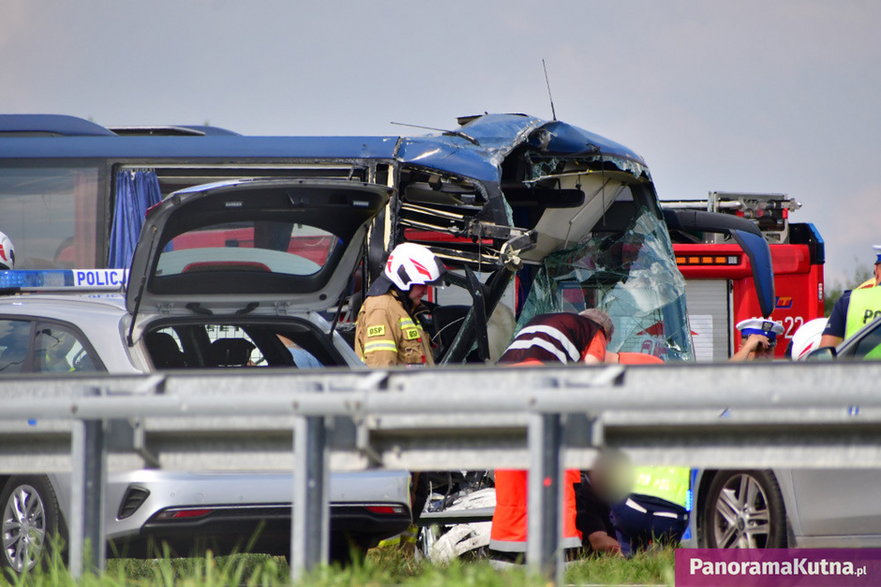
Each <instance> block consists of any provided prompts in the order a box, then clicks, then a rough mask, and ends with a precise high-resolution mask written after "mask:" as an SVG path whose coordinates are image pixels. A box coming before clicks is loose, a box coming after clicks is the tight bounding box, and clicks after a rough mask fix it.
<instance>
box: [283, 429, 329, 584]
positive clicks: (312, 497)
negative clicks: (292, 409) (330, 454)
mask: <svg viewBox="0 0 881 587" xmlns="http://www.w3.org/2000/svg"><path fill="white" fill-rule="evenodd" d="M328 485H329V484H328V458H327V431H326V429H325V424H324V417H323V416H297V418H296V422H295V424H294V503H293V507H292V508H291V517H292V520H291V579H292V580H294V581H296V580H299V579H301V578H302V577H303V575H304V574H305V573H307V572H309V571H311V570H312V569H314V568H315V567H317V566H318V565H320V564H326V563H327V558H328V549H329V541H330V512H329V508H330V504H329V500H328Z"/></svg>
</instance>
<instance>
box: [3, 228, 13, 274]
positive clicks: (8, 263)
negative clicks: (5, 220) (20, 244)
mask: <svg viewBox="0 0 881 587" xmlns="http://www.w3.org/2000/svg"><path fill="white" fill-rule="evenodd" d="M9 269H15V247H14V246H12V240H11V239H10V238H9V237H8V236H6V234H4V233H2V232H0V271H2V270H9Z"/></svg>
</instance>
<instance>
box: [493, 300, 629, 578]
mask: <svg viewBox="0 0 881 587" xmlns="http://www.w3.org/2000/svg"><path fill="white" fill-rule="evenodd" d="M613 330H614V328H613V325H612V320H611V319H610V318H609V316H608V315H607V314H606V313H605V312H602V311H600V310H596V309H590V310H585V311H583V312H581V313H580V314H572V313H566V312H562V313H556V314H541V315H539V316H536V317H535V318H533V319H532V320H530V321H529V322H528V323H527V324H526V326H525V327H524V328H522V329H521V330H519V331H518V332H517V334H516V335H515V337H514V340H513V341H512V342H511V344H509V345H508V348H507V350H506V351H505V353H504V354H503V355H502V357H501V358H500V359H499V363H508V364H513V365H530V364H543V363H579V362H582V363H589V364H599V363H602V362H603V361H604V360H605V354H606V345H607V344H608V341H609V340H611V338H612V333H613ZM527 475H528V471H525V470H519V469H518V470H515V469H496V471H495V485H496V508H495V511H494V512H493V519H492V530H491V535H490V551H491V555H492V557H493V558H494V559H496V560H501V561H505V562H523V560H524V558H525V554H526V538H527V524H528V523H527V518H526V514H527V503H528V498H527V479H528V478H527ZM579 483H581V473H580V472H579V471H578V470H575V469H570V470H567V471H566V472H565V474H564V485H563V508H564V513H563V541H562V543H561V546H562V547H563V548H564V549H565V550H566V554H567V556H568V557H571V555H572V554H574V553H575V552H577V549H580V548H581V541H582V536H581V532H579V531H578V529H577V528H576V504H575V488H574V486H575V484H579ZM612 542H615V541H614V540H613V541H612ZM615 545H617V542H615Z"/></svg>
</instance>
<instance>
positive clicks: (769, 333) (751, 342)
mask: <svg viewBox="0 0 881 587" xmlns="http://www.w3.org/2000/svg"><path fill="white" fill-rule="evenodd" d="M737 330H739V331H740V348H739V349H737V352H736V353H734V354H733V355H732V356H731V358H730V359H729V360H730V361H735V362H739V361H762V360H765V361H770V360H772V359H773V358H774V347H776V346H777V337H778V336H780V335H781V334H783V324H781V323H780V322H779V321H777V320H769V319H766V318H747V319H746V320H741V321H740V322H738V323H737Z"/></svg>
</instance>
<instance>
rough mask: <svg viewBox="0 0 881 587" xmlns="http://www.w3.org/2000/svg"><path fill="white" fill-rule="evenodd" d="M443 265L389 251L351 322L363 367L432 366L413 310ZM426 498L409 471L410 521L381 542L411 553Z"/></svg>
mask: <svg viewBox="0 0 881 587" xmlns="http://www.w3.org/2000/svg"><path fill="white" fill-rule="evenodd" d="M445 274H446V269H445V268H444V266H443V263H441V262H440V261H439V260H438V258H437V257H435V256H434V254H433V253H432V252H431V251H430V250H428V248H426V247H424V246H422V245H417V244H415V243H401V244H399V245H398V246H396V247H395V248H394V249H393V250H392V252H391V253H390V254H389V256H388V259H387V260H386V263H385V268H384V269H383V272H382V274H381V275H380V276H379V278H377V280H376V281H374V282H373V284H372V285H371V286H370V289H369V290H368V291H367V298H366V299H365V300H364V303H363V304H362V305H361V309H360V310H359V311H358V319H357V321H356V323H355V352H356V353H358V357H359V358H360V359H361V360H362V361H364V363H365V364H366V365H367V366H368V367H396V366H405V367H424V366H428V365H434V356H433V355H432V352H431V342H430V340H429V338H428V337H427V336H426V335H425V331H424V330H423V328H422V325H421V324H420V323H419V319H418V318H417V317H416V313H415V312H416V309H417V308H418V307H419V304H420V302H421V300H422V296H424V295H425V293H426V292H427V291H428V288H429V286H431V285H436V284H439V283H440V282H441V281H442V280H443V278H444V275H445ZM427 498H428V484H427V481H426V477H425V476H424V475H420V474H419V473H413V474H412V478H411V493H410V505H411V508H412V512H413V521H414V524H411V525H410V527H409V528H408V529H407V530H405V531H404V532H402V533H401V534H399V535H397V536H395V537H392V538H389V539H386V540H383V541H382V542H381V543H380V546H395V545H396V546H398V547H400V548H401V549H402V550H403V551H404V552H405V553H406V554H409V555H412V554H413V551H414V550H415V546H416V538H417V535H418V533H419V531H418V528H417V527H416V525H415V522H416V521H418V520H419V516H420V515H421V514H422V508H423V507H424V505H425V501H426V500H427Z"/></svg>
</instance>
